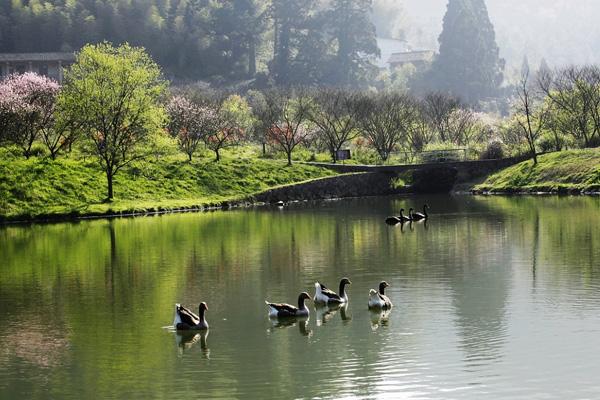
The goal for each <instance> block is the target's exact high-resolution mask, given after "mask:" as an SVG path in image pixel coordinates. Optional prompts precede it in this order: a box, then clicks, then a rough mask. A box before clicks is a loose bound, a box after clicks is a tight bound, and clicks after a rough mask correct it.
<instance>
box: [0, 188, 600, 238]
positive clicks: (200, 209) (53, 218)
mask: <svg viewBox="0 0 600 400" xmlns="http://www.w3.org/2000/svg"><path fill="white" fill-rule="evenodd" d="M302 184H303V183H298V184H292V185H287V186H286V187H294V186H299V185H302ZM272 190H273V189H268V190H266V191H264V192H260V193H257V194H256V195H254V196H252V197H255V196H256V197H258V196H261V195H263V194H265V193H269V192H270V191H272ZM448 194H449V195H461V196H483V197H486V196H505V197H513V196H540V197H541V196H544V197H549V196H558V197H567V196H572V197H581V196H590V197H600V191H599V192H583V191H580V190H571V191H550V192H548V191H526V190H525V191H516V190H515V191H502V192H496V191H481V190H474V189H473V190H457V191H451V192H449V193H448ZM414 195H419V193H415V192H402V193H396V194H387V195H382V194H374V195H363V196H344V197H326V198H325V197H323V198H314V199H295V200H288V201H287V202H286V203H302V202H310V201H337V200H344V199H357V198H369V197H390V196H414ZM421 195H422V194H421ZM175 201H177V200H175ZM275 205H276V202H263V201H250V198H246V199H244V200H238V199H230V200H223V201H222V202H217V203H206V204H198V205H194V206H187V207H175V208H172V209H170V208H165V207H160V206H159V207H157V208H156V209H154V208H151V209H149V210H145V211H135V209H129V210H123V211H118V212H108V213H94V212H91V213H86V214H74V213H64V214H60V213H58V214H52V215H43V216H38V217H34V218H19V217H15V218H14V219H12V218H4V217H2V219H1V220H0V227H3V226H11V225H27V224H51V223H63V222H79V221H86V220H98V219H106V220H111V219H118V218H135V217H151V216H160V215H168V214H185V213H205V212H213V211H230V210H241V209H250V208H260V207H269V206H275Z"/></svg>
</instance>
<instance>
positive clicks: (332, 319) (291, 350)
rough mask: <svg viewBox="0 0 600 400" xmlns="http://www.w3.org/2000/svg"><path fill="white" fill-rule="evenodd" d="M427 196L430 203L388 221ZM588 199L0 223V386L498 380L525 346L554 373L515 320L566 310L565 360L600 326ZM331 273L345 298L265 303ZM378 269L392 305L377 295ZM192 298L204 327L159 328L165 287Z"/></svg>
mask: <svg viewBox="0 0 600 400" xmlns="http://www.w3.org/2000/svg"><path fill="white" fill-rule="evenodd" d="M425 201H427V202H428V203H429V205H430V206H431V210H432V214H433V215H432V217H431V220H430V221H428V222H427V223H418V224H412V225H405V226H396V227H389V226H387V225H386V224H385V223H383V220H384V219H385V217H386V216H387V215H390V214H394V213H397V212H398V210H399V209H400V208H405V209H408V208H409V207H415V208H421V205H422V203H423V202H425ZM599 209H600V199H598V198H589V197H578V198H558V197H548V198H534V197H510V198H505V197H430V198H396V199H394V198H380V199H361V200H350V201H342V202H325V203H315V204H300V205H292V206H291V207H289V208H286V209H283V210H280V209H270V208H263V209H254V210H242V211H232V212H215V213H205V214H181V215H170V216H159V217H147V218H135V219H119V220H111V221H105V220H98V221H84V222H78V223H64V224H50V225H32V226H7V227H3V228H0V249H1V250H0V268H1V269H0V273H1V274H0V306H1V312H0V371H1V372H0V397H1V398H18V397H28V398H46V397H56V398H81V397H87V398H93V397H96V398H108V397H112V398H130V397H139V398H141V397H171V396H175V395H183V396H189V395H194V396H200V397H204V398H310V397H315V396H323V397H334V398H337V397H341V396H354V397H356V396H359V397H360V396H366V397H377V396H378V395H380V394H383V393H388V394H389V393H402V394H403V395H404V396H405V397H407V398H413V397H419V396H428V397H434V398H435V397H437V398H448V397H447V396H446V397H445V396H444V395H443V393H448V392H447V391H456V393H460V396H458V397H461V398H464V397H469V396H471V397H472V398H477V397H478V396H481V395H482V393H488V392H486V391H485V390H484V391H483V392H480V391H479V390H480V389H478V388H479V387H488V389H486V390H488V391H489V387H490V386H492V387H495V391H496V393H498V396H499V397H502V396H501V395H502V394H503V393H504V394H506V393H511V392H510V390H513V386H514V385H512V384H511V380H510V376H511V374H512V372H510V371H512V370H514V369H516V368H515V366H518V365H520V363H523V359H525V358H526V357H529V358H531V357H533V360H534V361H532V362H533V363H536V362H539V363H540V364H544V365H547V366H546V368H549V369H552V368H553V369H552V370H550V371H548V374H547V375H548V379H549V382H548V384H549V385H550V384H552V383H554V384H555V383H556V382H553V379H552V378H553V375H556V376H558V375H561V376H564V377H565V378H564V379H565V380H566V379H567V377H568V376H569V375H568V374H567V373H565V371H563V370H562V369H561V367H560V366H556V367H553V366H552V365H551V364H545V363H544V361H545V358H544V354H543V353H542V352H540V353H537V352H535V349H534V350H531V351H533V353H531V352H529V353H528V351H529V350H527V349H525V350H526V351H523V349H522V348H519V347H518V346H522V345H523V344H522V342H523V339H522V338H523V335H521V334H520V333H519V330H520V329H523V321H533V320H537V319H539V321H538V324H541V325H539V326H544V324H548V327H550V326H551V324H552V323H553V322H551V321H550V320H549V319H548V318H546V319H540V318H542V316H544V315H546V316H548V315H551V316H552V318H554V319H555V320H556V322H557V323H560V324H562V325H564V326H567V327H568V326H569V324H571V325H572V326H574V327H573V328H572V330H569V329H567V328H565V329H567V331H566V332H565V334H566V335H573V336H572V338H573V340H571V342H572V346H573V349H572V352H571V353H572V354H571V355H568V354H567V355H565V356H564V357H565V359H563V360H562V363H563V364H565V365H568V364H569V362H575V360H574V359H573V360H570V359H569V357H576V356H577V354H578V353H577V352H578V351H580V350H581V349H580V348H579V347H577V343H576V342H577V341H578V340H579V339H580V338H581V335H584V336H585V334H586V332H588V331H589V332H590V337H591V336H593V334H592V333H593V331H594V329H596V332H597V330H600V321H598V319H597V318H596V319H594V316H595V315H596V314H598V312H597V311H598V310H599V309H600V294H599V293H598V292H599V291H598V290H597V289H598V288H600V278H599V275H598V272H599V266H598V264H599V263H598V262H597V261H596V260H598V257H599V256H600V240H599V237H600V236H599V235H600V213H599V212H598V211H599ZM342 276H349V277H350V278H351V279H352V281H353V285H352V286H351V287H350V288H349V291H350V298H351V302H350V306H349V307H348V308H347V309H343V310H332V312H330V313H326V312H316V310H314V309H313V308H312V306H311V312H312V313H311V317H310V319H309V320H308V321H305V322H302V321H299V322H295V323H290V324H288V325H285V324H284V325H283V326H282V325H273V324H272V323H271V322H270V321H269V320H268V319H267V318H266V308H265V306H264V300H265V299H269V300H273V301H286V302H291V303H294V302H295V299H296V297H297V295H298V293H299V292H300V291H303V290H308V291H309V292H310V293H313V292H314V289H313V287H314V286H313V284H314V282H315V281H316V280H319V281H322V282H324V283H326V284H327V285H328V286H330V287H333V288H336V287H337V283H338V281H339V278H340V277H342ZM383 279H385V280H387V281H388V282H390V283H391V284H392V287H390V288H389V289H388V291H389V295H390V297H391V298H392V301H393V302H394V304H395V305H396V306H395V307H394V309H393V310H392V312H391V313H390V314H389V315H385V316H377V315H372V314H371V313H369V312H368V311H367V310H366V301H367V298H368V291H369V289H370V288H372V287H373V288H375V287H376V286H377V284H378V283H379V281H380V280H383ZM200 301H207V302H208V304H209V311H208V320H209V323H210V325H211V330H210V334H209V335H208V336H206V337H195V336H191V337H178V336H177V335H176V334H175V333H173V332H170V331H169V330H167V329H164V327H165V326H167V325H170V323H171V322H172V318H173V306H174V303H175V302H181V303H183V304H185V305H187V306H190V307H193V308H194V309H196V307H197V305H198V303H199V302H200ZM320 311H322V310H320ZM573 315H576V316H577V318H578V321H579V322H573V320H572V319H571V318H572V316H573ZM554 319H553V320H552V321H554ZM549 321H550V322H549ZM577 324H582V325H581V326H580V325H577ZM583 324H585V325H583ZM575 325H577V326H575ZM590 327H591V328H590ZM592 328H593V329H592ZM527 329H528V328H527ZM581 332H583V334H582V333H581ZM529 333H530V334H533V335H538V336H536V340H538V341H541V342H542V343H546V344H547V345H548V346H552V345H553V343H554V342H553V340H554V339H553V337H554V336H555V334H551V333H548V335H547V336H545V335H544V333H543V332H539V331H538V330H536V328H531V331H529ZM521 353H523V354H521ZM594 355H595V354H594V353H593V352H592V354H590V357H589V358H590V359H593V358H594ZM536 357H537V358H536ZM596 359H597V357H596ZM576 361H577V362H578V363H580V364H582V365H585V362H583V363H582V362H581V360H580V359H578V360H576ZM571 373H576V374H577V375H576V377H577V378H578V380H576V382H578V383H579V385H578V388H580V390H593V389H594V386H593V385H592V386H590V385H588V389H582V388H581V386H582V385H581V382H587V379H588V376H587V375H585V374H583V373H582V372H581V371H576V372H573V371H571ZM498 376H500V377H505V379H497V377H498ZM492 377H495V378H492ZM572 377H573V376H571V378H572ZM533 378H534V377H532V379H533ZM589 379H590V381H593V379H592V376H591V375H590V376H589ZM554 381H555V379H554ZM539 385H541V386H535V385H533V386H532V387H531V388H529V390H531V393H540V391H543V385H544V381H543V380H542V381H541V383H539ZM564 387H565V390H567V389H568V390H570V391H571V392H570V393H573V392H572V391H573V390H574V388H572V387H570V386H569V385H568V383H565V385H564ZM482 390H483V389H482ZM523 390H524V391H526V390H528V388H524V389H523ZM524 393H525V394H526V392H524ZM524 393H521V394H524ZM581 393H583V392H581Z"/></svg>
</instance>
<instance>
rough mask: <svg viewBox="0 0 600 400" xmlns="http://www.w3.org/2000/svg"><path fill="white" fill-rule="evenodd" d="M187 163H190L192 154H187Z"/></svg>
mask: <svg viewBox="0 0 600 400" xmlns="http://www.w3.org/2000/svg"><path fill="white" fill-rule="evenodd" d="M188 161H189V162H192V153H188Z"/></svg>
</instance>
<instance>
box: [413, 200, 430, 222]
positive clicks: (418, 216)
mask: <svg viewBox="0 0 600 400" xmlns="http://www.w3.org/2000/svg"><path fill="white" fill-rule="evenodd" d="M428 208H429V206H428V205H427V204H425V205H424V206H423V212H422V213H420V212H416V213H413V214H412V219H413V220H415V221H421V220H423V219H427V218H429V216H428V215H427V209H428Z"/></svg>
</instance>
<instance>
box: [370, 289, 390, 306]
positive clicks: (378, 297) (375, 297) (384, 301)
mask: <svg viewBox="0 0 600 400" xmlns="http://www.w3.org/2000/svg"><path fill="white" fill-rule="evenodd" d="M392 307H393V304H392V302H391V301H390V299H389V298H388V297H387V296H386V295H383V294H380V293H378V292H377V291H376V290H375V289H371V290H370V291H369V308H380V309H389V308H392Z"/></svg>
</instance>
